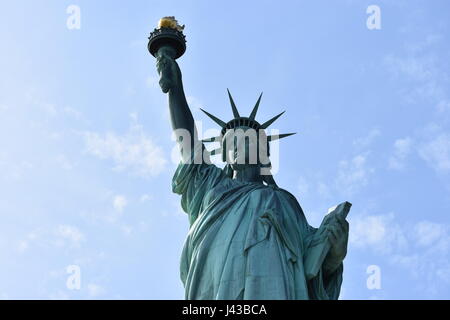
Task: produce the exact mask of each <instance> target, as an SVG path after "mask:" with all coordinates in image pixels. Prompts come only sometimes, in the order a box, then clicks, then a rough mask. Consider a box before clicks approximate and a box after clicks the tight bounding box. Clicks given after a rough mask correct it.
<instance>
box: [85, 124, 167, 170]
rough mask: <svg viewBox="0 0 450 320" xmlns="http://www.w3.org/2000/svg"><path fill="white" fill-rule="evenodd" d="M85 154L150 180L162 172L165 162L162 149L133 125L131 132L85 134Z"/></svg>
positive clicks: (139, 126)
mask: <svg viewBox="0 0 450 320" xmlns="http://www.w3.org/2000/svg"><path fill="white" fill-rule="evenodd" d="M84 138H85V143H86V151H87V152H88V153H90V154H92V155H94V156H96V157H98V158H100V159H111V160H112V161H113V162H114V167H113V169H114V170H117V171H129V172H130V173H131V174H133V175H138V176H141V177H146V178H148V177H151V176H155V175H157V174H159V173H161V172H162V171H163V170H164V168H165V165H166V162H167V161H166V159H165V157H164V153H163V150H162V148H161V147H159V146H158V145H157V144H156V143H155V142H154V141H153V139H152V138H151V137H149V136H147V135H146V134H145V132H144V130H143V128H142V126H141V125H140V124H138V123H137V122H134V123H133V124H132V125H131V127H130V129H129V130H128V132H126V133H125V134H122V135H121V134H117V133H115V132H107V133H104V134H101V133H98V132H85V133H84Z"/></svg>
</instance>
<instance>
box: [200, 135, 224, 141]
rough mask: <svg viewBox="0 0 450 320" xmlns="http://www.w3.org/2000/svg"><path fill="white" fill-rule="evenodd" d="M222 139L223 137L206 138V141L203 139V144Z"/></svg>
mask: <svg viewBox="0 0 450 320" xmlns="http://www.w3.org/2000/svg"><path fill="white" fill-rule="evenodd" d="M220 138H221V136H217V137H211V138H206V139H202V142H216V141H220Z"/></svg>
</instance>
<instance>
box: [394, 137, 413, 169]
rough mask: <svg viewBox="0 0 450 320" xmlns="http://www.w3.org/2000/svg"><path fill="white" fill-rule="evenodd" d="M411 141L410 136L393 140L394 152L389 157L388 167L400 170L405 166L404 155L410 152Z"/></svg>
mask: <svg viewBox="0 0 450 320" xmlns="http://www.w3.org/2000/svg"><path fill="white" fill-rule="evenodd" d="M412 146H413V141H412V139H411V138H409V137H406V138H401V139H397V140H395V142H394V152H393V155H392V156H391V157H390V158H389V168H390V169H394V170H402V169H404V168H405V160H406V157H407V156H408V155H409V154H410V153H411V152H412Z"/></svg>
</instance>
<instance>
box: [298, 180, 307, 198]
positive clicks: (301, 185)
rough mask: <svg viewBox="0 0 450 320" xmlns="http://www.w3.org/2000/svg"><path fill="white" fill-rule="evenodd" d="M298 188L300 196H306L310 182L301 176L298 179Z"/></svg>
mask: <svg viewBox="0 0 450 320" xmlns="http://www.w3.org/2000/svg"><path fill="white" fill-rule="evenodd" d="M297 188H298V193H299V194H300V197H305V196H306V195H307V194H308V191H309V184H308V182H307V181H306V179H305V178H303V177H300V178H299V179H298V183H297Z"/></svg>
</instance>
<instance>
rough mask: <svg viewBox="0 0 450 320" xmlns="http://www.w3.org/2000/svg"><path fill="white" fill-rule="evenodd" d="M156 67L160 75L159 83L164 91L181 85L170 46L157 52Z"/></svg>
mask: <svg viewBox="0 0 450 320" xmlns="http://www.w3.org/2000/svg"><path fill="white" fill-rule="evenodd" d="M156 68H157V70H158V74H159V76H160V79H159V85H160V86H161V89H162V91H163V92H164V93H167V92H169V90H170V89H173V88H176V87H179V86H180V85H181V71H180V67H179V66H178V63H177V62H176V61H175V59H174V58H173V54H172V52H171V50H170V48H164V47H163V48H161V49H160V50H159V51H158V53H157V58H156Z"/></svg>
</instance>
